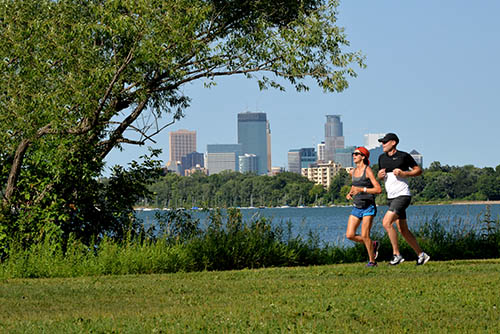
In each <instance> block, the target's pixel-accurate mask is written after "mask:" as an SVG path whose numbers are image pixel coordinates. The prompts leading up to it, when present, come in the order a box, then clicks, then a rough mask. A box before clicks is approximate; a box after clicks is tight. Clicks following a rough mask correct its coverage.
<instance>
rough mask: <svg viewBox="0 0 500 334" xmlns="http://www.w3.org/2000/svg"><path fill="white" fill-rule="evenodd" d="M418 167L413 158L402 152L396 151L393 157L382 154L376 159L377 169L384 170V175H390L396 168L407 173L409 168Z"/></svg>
mask: <svg viewBox="0 0 500 334" xmlns="http://www.w3.org/2000/svg"><path fill="white" fill-rule="evenodd" d="M416 166H418V164H417V162H416V161H415V159H413V157H412V156H411V155H410V154H408V153H406V152H403V151H396V153H394V155H391V156H389V155H387V153H384V154H382V155H380V156H379V157H378V167H379V169H384V168H385V172H386V173H390V172H392V171H393V170H395V169H396V168H399V169H401V170H402V171H405V172H406V171H409V170H410V168H414V167H416Z"/></svg>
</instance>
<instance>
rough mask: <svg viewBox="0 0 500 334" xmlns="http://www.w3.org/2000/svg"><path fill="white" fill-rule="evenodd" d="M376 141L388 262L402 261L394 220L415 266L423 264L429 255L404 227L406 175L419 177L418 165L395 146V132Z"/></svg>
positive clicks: (407, 196) (407, 200) (407, 195)
mask: <svg viewBox="0 0 500 334" xmlns="http://www.w3.org/2000/svg"><path fill="white" fill-rule="evenodd" d="M378 141H379V142H381V143H382V145H383V146H382V147H383V150H384V154H382V155H381V156H380V157H379V159H378V166H379V169H380V170H379V172H378V177H379V178H380V179H384V184H385V190H386V191H387V200H388V205H389V209H388V210H387V212H386V214H385V216H384V219H383V220H382V224H383V226H384V228H385V230H386V231H387V235H388V236H389V239H390V241H391V245H392V250H393V257H392V260H391V261H390V262H389V263H390V264H391V265H397V264H400V263H402V262H404V260H405V259H404V258H403V257H402V256H401V253H400V252H399V246H398V234H397V232H396V230H395V229H394V226H393V224H394V223H396V225H397V227H398V230H399V232H400V233H401V235H402V236H403V237H404V238H405V240H406V242H408V244H409V245H410V246H411V248H413V250H414V251H415V253H417V255H418V258H417V265H423V264H425V263H427V261H429V259H430V256H429V255H427V254H426V253H424V252H423V251H422V248H420V246H419V245H418V242H417V239H415V236H414V235H413V233H411V231H410V230H409V229H408V223H407V221H406V208H408V206H409V205H410V202H411V194H410V188H409V187H408V182H407V180H406V178H408V177H412V176H419V175H420V174H422V168H420V166H418V164H417V163H416V162H415V159H413V157H412V156H411V155H410V154H408V153H406V152H403V151H398V150H397V149H396V146H397V145H398V144H399V138H398V136H396V134H394V133H388V134H386V135H385V136H384V137H383V138H381V139H379V140H378Z"/></svg>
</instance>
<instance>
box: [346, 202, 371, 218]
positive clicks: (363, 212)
mask: <svg viewBox="0 0 500 334" xmlns="http://www.w3.org/2000/svg"><path fill="white" fill-rule="evenodd" d="M351 215H353V216H354V217H356V218H359V219H363V217H364V216H376V215H377V207H376V206H375V205H370V206H369V207H367V208H366V209H359V208H357V207H354V208H352V211H351Z"/></svg>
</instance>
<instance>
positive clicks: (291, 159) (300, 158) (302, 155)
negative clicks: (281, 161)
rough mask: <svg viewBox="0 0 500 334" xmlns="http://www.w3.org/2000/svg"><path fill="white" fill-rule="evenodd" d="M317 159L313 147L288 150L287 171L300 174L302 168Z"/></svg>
mask: <svg viewBox="0 0 500 334" xmlns="http://www.w3.org/2000/svg"><path fill="white" fill-rule="evenodd" d="M316 160H317V155H316V150H315V149H314V147H307V148H301V149H292V150H289V151H288V171H289V172H292V173H297V174H300V173H301V170H302V168H308V167H309V165H311V164H315V163H316Z"/></svg>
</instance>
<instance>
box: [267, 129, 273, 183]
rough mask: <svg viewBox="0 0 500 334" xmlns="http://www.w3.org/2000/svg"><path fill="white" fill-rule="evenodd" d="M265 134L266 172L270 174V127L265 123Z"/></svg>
mask: <svg viewBox="0 0 500 334" xmlns="http://www.w3.org/2000/svg"><path fill="white" fill-rule="evenodd" d="M266 134H267V172H268V173H270V172H271V169H272V167H271V166H272V162H271V125H270V124H269V121H266Z"/></svg>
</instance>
